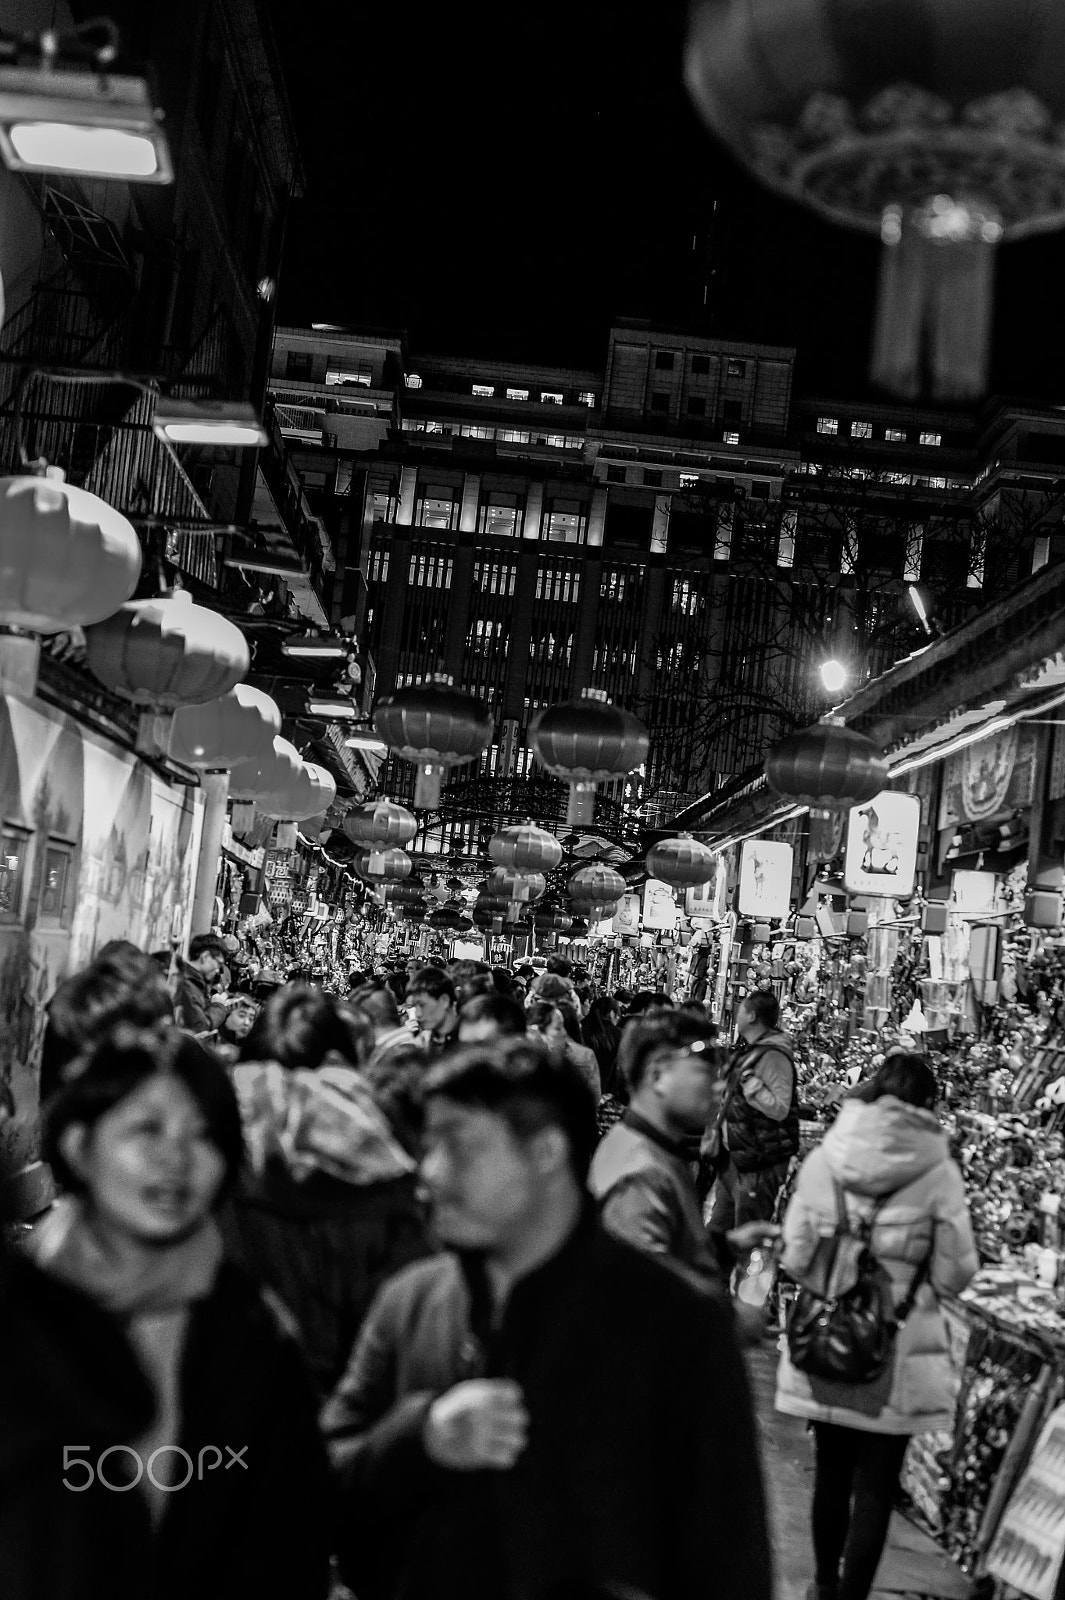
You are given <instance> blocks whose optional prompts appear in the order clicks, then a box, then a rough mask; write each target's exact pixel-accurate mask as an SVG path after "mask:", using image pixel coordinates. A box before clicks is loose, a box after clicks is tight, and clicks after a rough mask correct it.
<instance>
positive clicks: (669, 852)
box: [645, 833, 715, 889]
mask: <svg viewBox="0 0 1065 1600" xmlns="http://www.w3.org/2000/svg"><path fill="white" fill-rule="evenodd" d="M714 861H715V857H714V852H713V851H712V850H709V849H707V847H706V845H705V844H700V843H699V841H698V840H697V839H693V838H692V836H691V834H690V833H681V834H678V835H677V837H676V838H675V839H659V841H658V843H657V844H654V845H652V846H651V848H650V850H648V852H647V855H646V857H645V862H646V866H647V870H648V872H649V873H650V874H651V877H652V878H659V879H661V881H662V882H663V883H668V884H669V886H670V887H671V888H673V889H691V888H694V887H695V885H696V884H700V883H709V882H710V880H711V878H712V877H713V876H714Z"/></svg>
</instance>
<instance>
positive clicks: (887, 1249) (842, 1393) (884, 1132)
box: [776, 1095, 979, 1434]
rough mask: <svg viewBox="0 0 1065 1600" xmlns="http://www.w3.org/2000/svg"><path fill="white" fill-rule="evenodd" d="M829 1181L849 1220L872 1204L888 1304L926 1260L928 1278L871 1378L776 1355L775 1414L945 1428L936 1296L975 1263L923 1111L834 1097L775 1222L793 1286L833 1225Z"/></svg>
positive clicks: (954, 1187) (960, 1203)
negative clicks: (836, 1108) (815, 1372)
mask: <svg viewBox="0 0 1065 1600" xmlns="http://www.w3.org/2000/svg"><path fill="white" fill-rule="evenodd" d="M833 1180H835V1181H836V1182H838V1183H839V1184H841V1185H842V1186H843V1187H844V1189H845V1190H846V1191H847V1196H848V1198H847V1207H848V1213H849V1215H850V1216H851V1217H852V1218H854V1219H855V1220H857V1219H858V1218H859V1217H868V1216H869V1215H870V1214H871V1212H872V1210H873V1208H874V1206H875V1205H876V1204H878V1203H879V1204H880V1210H879V1211H878V1212H877V1215H876V1221H875V1223H874V1226H873V1230H872V1237H871V1241H870V1244H871V1248H872V1251H873V1254H874V1255H875V1256H876V1258H877V1260H878V1261H879V1262H881V1264H882V1265H883V1266H884V1267H885V1269H886V1270H887V1272H888V1274H889V1276H890V1278H891V1284H892V1289H893V1291H894V1295H895V1304H896V1306H898V1305H899V1304H900V1303H901V1302H902V1301H903V1300H905V1298H906V1296H907V1294H908V1293H909V1292H910V1287H911V1284H912V1283H913V1279H914V1274H915V1273H916V1272H917V1271H918V1269H919V1268H920V1266H921V1264H922V1262H925V1261H928V1262H929V1268H928V1280H927V1281H926V1282H925V1283H923V1284H922V1285H921V1287H920V1289H919V1291H918V1294H917V1301H916V1304H915V1305H914V1308H913V1310H912V1311H911V1312H910V1314H909V1316H908V1317H907V1319H906V1321H905V1323H904V1324H903V1326H902V1327H901V1328H900V1330H899V1333H898V1337H897V1340H896V1343H895V1351H894V1356H893V1359H892V1363H891V1365H890V1366H889V1367H888V1369H887V1371H886V1372H885V1373H884V1374H883V1376H882V1377H881V1378H878V1379H877V1380H875V1381H874V1382H873V1383H866V1384H855V1383H850V1384H847V1383H834V1382H830V1381H828V1380H826V1379H822V1378H814V1377H810V1376H808V1375H807V1374H806V1373H802V1372H798V1371H797V1370H796V1369H795V1368H794V1367H793V1366H792V1364H791V1362H790V1361H789V1359H788V1355H787V1352H786V1350H785V1351H784V1353H783V1354H782V1355H781V1360H780V1367H779V1370H778V1374H777V1395H776V1404H777V1410H778V1411H783V1412H786V1413H787V1414H788V1415H789V1416H793V1417H808V1418H811V1419H812V1420H814V1421H816V1422H830V1423H835V1424H837V1425H839V1426H842V1427H848V1428H857V1429H858V1430H860V1431H861V1432H865V1433H886V1434H914V1433H931V1432H937V1431H940V1430H949V1429H952V1428H953V1426H954V1407H955V1402H956V1399H957V1386H958V1385H957V1375H956V1374H955V1372H954V1370H953V1367H952V1364H951V1359H950V1348H949V1344H948V1340H947V1329H946V1324H945V1322H944V1318H943V1313H942V1310H941V1309H940V1305H939V1299H938V1296H939V1295H942V1294H959V1293H960V1292H961V1290H962V1289H964V1288H965V1286H966V1284H967V1283H968V1282H969V1280H970V1279H971V1278H972V1277H973V1275H974V1274H975V1272H976V1270H977V1267H978V1265H979V1262H978V1259H977V1254H976V1246H975V1244H974V1242H973V1233H972V1224H971V1223H970V1220H969V1208H968V1205H967V1204H966V1199H965V1189H964V1186H963V1184H962V1177H961V1173H960V1171H959V1170H958V1167H957V1165H956V1163H955V1162H953V1161H952V1160H951V1159H950V1156H949V1154H948V1146H947V1136H946V1134H945V1133H944V1132H943V1130H942V1129H941V1128H940V1126H939V1124H938V1122H937V1121H936V1118H935V1115H934V1114H933V1113H932V1112H931V1111H922V1110H919V1109H918V1108H917V1107H915V1106H911V1105H906V1104H904V1103H903V1102H902V1101H901V1100H897V1099H895V1097H894V1096H893V1095H885V1096H884V1097H883V1098H882V1099H880V1100H876V1101H873V1102H871V1103H867V1102H865V1101H862V1100H846V1101H844V1103H843V1105H842V1107H841V1109H840V1113H839V1116H838V1117H837V1119H836V1121H835V1123H834V1125H833V1126H832V1128H830V1129H829V1131H828V1133H827V1134H826V1136H825V1139H824V1142H823V1143H822V1144H821V1146H820V1147H819V1148H818V1149H817V1150H814V1151H812V1152H811V1154H810V1155H808V1156H807V1158H806V1160H805V1161H804V1162H803V1165H802V1167H801V1169H800V1171H799V1176H798V1180H797V1183H796V1187H795V1192H794V1194H793V1196H792V1199H791V1203H790V1205H789V1206H788V1210H787V1215H786V1216H785V1218H784V1256H783V1266H784V1269H785V1271H786V1272H788V1273H789V1274H790V1275H791V1276H792V1277H794V1278H795V1279H797V1280H798V1281H799V1282H800V1283H801V1282H802V1281H803V1277H804V1274H805V1273H807V1272H808V1271H809V1269H810V1268H811V1265H812V1263H813V1260H814V1256H815V1252H816V1251H817V1245H818V1241H819V1240H820V1239H828V1238H830V1237H831V1235H832V1234H833V1232H834V1230H835V1227H836V1220H837V1211H836V1197H835V1190H834V1188H833Z"/></svg>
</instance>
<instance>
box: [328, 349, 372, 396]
mask: <svg viewBox="0 0 1065 1600" xmlns="http://www.w3.org/2000/svg"><path fill="white" fill-rule="evenodd" d="M325 381H326V384H327V386H330V387H336V386H338V385H341V386H343V385H346V384H349V383H355V384H361V385H363V386H364V387H365V388H367V389H368V388H369V387H370V384H371V383H372V382H373V366H372V364H371V363H370V362H369V361H358V360H356V358H355V357H354V356H330V357H329V361H328V363H327V365H326V369H325Z"/></svg>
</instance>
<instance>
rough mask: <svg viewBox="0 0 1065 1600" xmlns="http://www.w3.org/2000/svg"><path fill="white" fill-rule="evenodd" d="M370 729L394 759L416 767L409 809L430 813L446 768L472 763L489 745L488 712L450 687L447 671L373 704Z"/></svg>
mask: <svg viewBox="0 0 1065 1600" xmlns="http://www.w3.org/2000/svg"><path fill="white" fill-rule="evenodd" d="M373 725H374V728H375V729H376V731H377V733H378V734H379V736H380V737H381V738H382V739H383V740H384V742H385V743H386V744H387V745H388V747H389V749H390V750H391V751H392V752H393V754H394V755H397V756H400V757H402V759H403V760H404V761H416V762H417V763H418V782H417V786H416V788H415V791H414V805H415V807H416V809H418V810H425V811H433V810H435V809H436V807H437V806H438V805H439V804H440V785H441V782H442V781H443V777H444V772H445V770H446V768H448V767H455V766H461V765H462V764H463V763H465V762H467V761H473V760H474V759H475V757H477V756H479V755H480V754H481V752H482V750H487V748H488V746H489V744H490V743H491V741H492V733H493V730H494V726H495V725H494V723H493V721H492V714H491V712H490V711H489V709H488V707H487V706H486V705H485V704H484V702H483V701H481V700H477V699H475V697H474V696H473V695H472V694H465V693H464V692H463V691H462V690H461V689H456V688H455V687H454V680H453V679H452V678H451V677H449V676H448V675H447V674H446V673H434V674H433V676H432V677H431V678H430V679H429V681H428V682H427V683H420V684H415V685H412V686H411V687H410V688H407V689H396V690H394V691H393V692H392V694H390V695H386V696H385V698H384V699H383V700H381V701H380V702H379V703H378V706H377V709H376V711H375V712H374V716H373Z"/></svg>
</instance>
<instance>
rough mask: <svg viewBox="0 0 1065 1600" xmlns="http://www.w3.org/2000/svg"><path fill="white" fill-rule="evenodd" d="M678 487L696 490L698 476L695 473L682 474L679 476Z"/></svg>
mask: <svg viewBox="0 0 1065 1600" xmlns="http://www.w3.org/2000/svg"><path fill="white" fill-rule="evenodd" d="M680 486H681V488H682V489H698V487H699V474H698V473H697V472H682V473H681V475H680Z"/></svg>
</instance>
